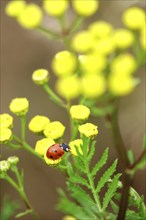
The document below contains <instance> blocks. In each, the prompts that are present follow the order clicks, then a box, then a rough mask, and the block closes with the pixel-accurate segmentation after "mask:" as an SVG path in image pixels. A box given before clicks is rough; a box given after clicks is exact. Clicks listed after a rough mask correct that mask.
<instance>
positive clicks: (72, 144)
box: [69, 139, 83, 156]
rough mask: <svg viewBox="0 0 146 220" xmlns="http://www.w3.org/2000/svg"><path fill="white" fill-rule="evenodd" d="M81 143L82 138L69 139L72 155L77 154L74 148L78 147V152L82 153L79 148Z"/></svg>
mask: <svg viewBox="0 0 146 220" xmlns="http://www.w3.org/2000/svg"><path fill="white" fill-rule="evenodd" d="M81 145H83V141H82V139H76V140H74V141H71V142H70V143H69V146H70V152H71V153H72V154H73V155H74V156H78V154H77V151H76V148H78V151H79V152H80V154H83V152H82V149H81Z"/></svg>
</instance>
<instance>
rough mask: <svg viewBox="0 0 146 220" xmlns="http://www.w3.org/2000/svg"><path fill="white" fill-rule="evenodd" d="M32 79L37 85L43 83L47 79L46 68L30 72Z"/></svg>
mask: <svg viewBox="0 0 146 220" xmlns="http://www.w3.org/2000/svg"><path fill="white" fill-rule="evenodd" d="M32 80H33V81H34V83H36V84H37V85H43V84H45V83H47V82H48V81H49V72H48V70H46V69H37V70H35V71H34V72H33V74H32Z"/></svg>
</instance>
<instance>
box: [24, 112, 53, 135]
mask: <svg viewBox="0 0 146 220" xmlns="http://www.w3.org/2000/svg"><path fill="white" fill-rule="evenodd" d="M49 123H50V119H49V118H47V117H45V116H42V115H36V116H35V117H33V118H32V119H31V121H30V122H29V124H28V127H29V130H30V131H32V132H34V133H36V134H42V132H43V131H44V129H45V127H46V125H48V124H49Z"/></svg>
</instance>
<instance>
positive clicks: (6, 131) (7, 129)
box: [0, 113, 13, 144]
mask: <svg viewBox="0 0 146 220" xmlns="http://www.w3.org/2000/svg"><path fill="white" fill-rule="evenodd" d="M12 127H13V118H12V116H10V115H9V114H6V113H4V114H0V143H1V144H7V143H9V142H10V141H11V140H12V131H11V128H12Z"/></svg>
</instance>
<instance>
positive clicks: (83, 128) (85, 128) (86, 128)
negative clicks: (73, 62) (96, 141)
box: [79, 123, 98, 138]
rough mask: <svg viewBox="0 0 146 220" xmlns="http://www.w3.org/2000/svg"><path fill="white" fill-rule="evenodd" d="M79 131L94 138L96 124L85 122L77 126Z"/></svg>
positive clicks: (96, 131) (96, 130)
mask: <svg viewBox="0 0 146 220" xmlns="http://www.w3.org/2000/svg"><path fill="white" fill-rule="evenodd" d="M79 132H80V134H83V135H84V136H86V137H88V138H94V137H95V136H96V135H97V134H98V129H97V126H96V125H94V124H92V123H86V124H83V125H80V126H79Z"/></svg>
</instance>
